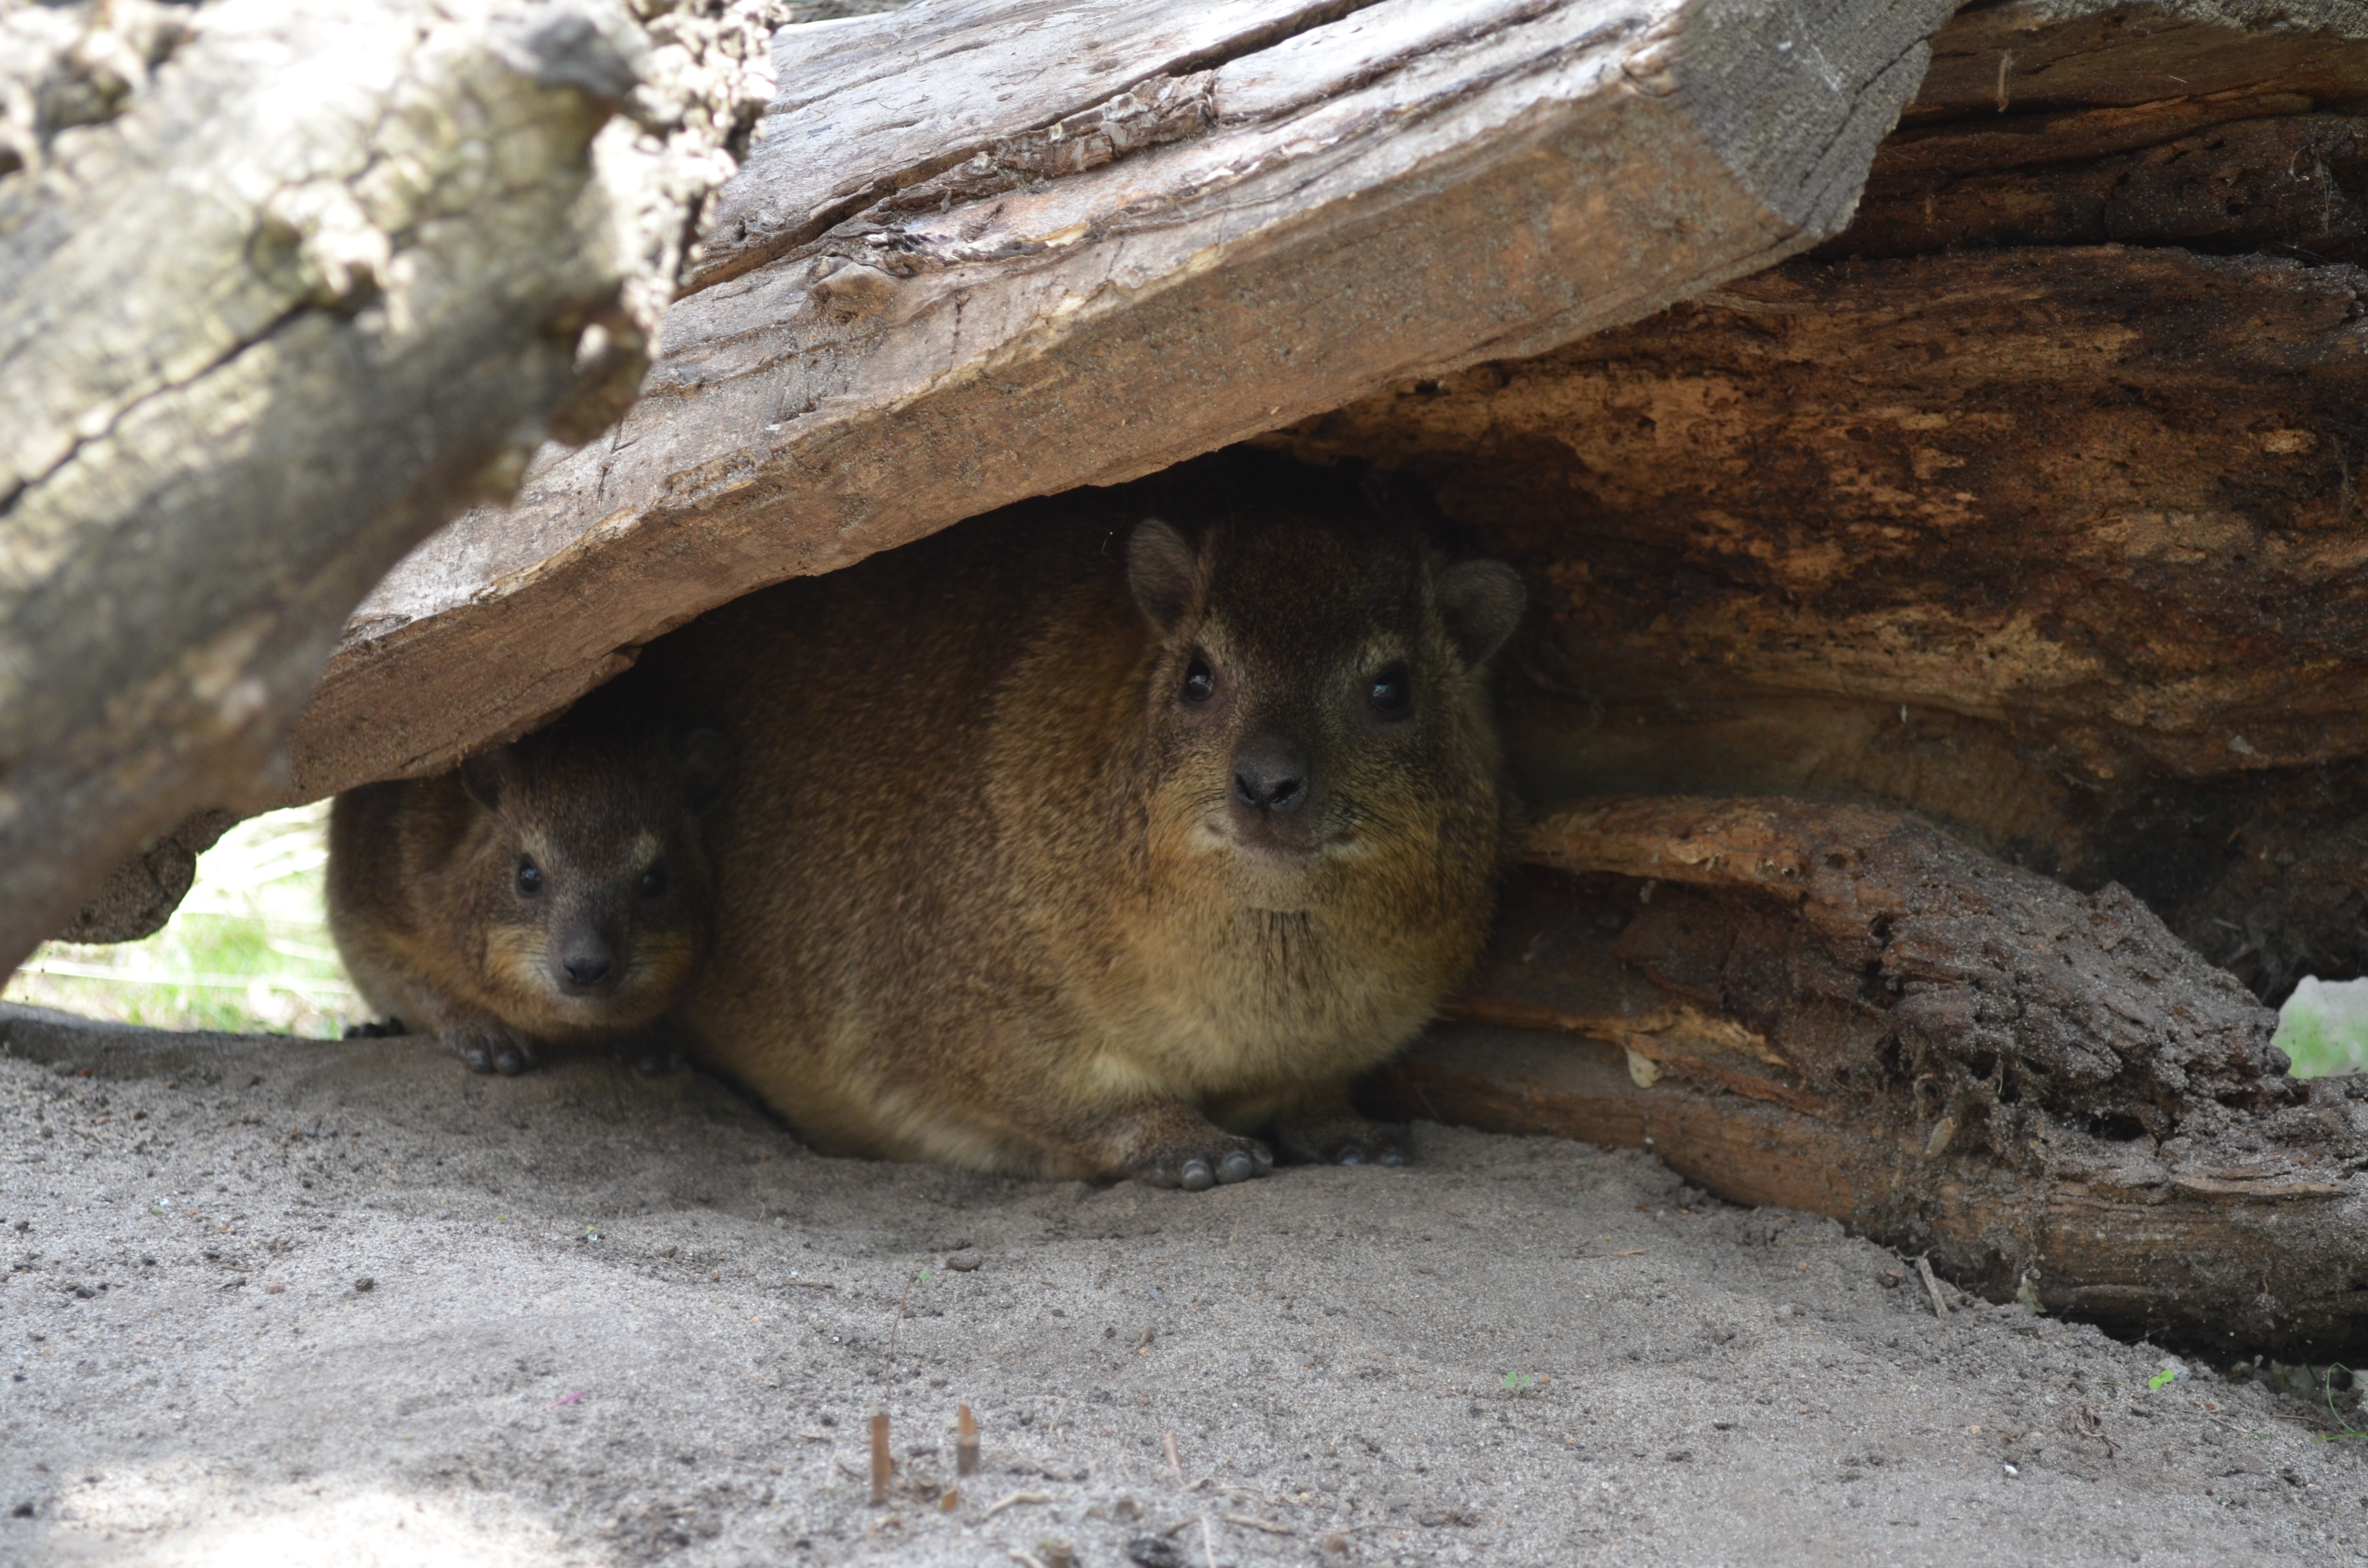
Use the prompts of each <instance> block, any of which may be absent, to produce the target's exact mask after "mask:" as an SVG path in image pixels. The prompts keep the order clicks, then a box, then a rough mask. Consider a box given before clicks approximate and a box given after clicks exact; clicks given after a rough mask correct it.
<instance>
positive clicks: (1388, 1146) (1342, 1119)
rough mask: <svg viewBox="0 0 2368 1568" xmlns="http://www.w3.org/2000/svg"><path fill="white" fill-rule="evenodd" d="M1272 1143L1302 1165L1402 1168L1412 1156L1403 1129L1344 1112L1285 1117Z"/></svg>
mask: <svg viewBox="0 0 2368 1568" xmlns="http://www.w3.org/2000/svg"><path fill="white" fill-rule="evenodd" d="M1274 1141H1275V1142H1277V1143H1280V1144H1281V1145H1282V1152H1283V1153H1284V1154H1285V1155H1286V1156H1288V1157H1289V1158H1290V1159H1292V1161H1293V1162H1295V1163H1297V1164H1299V1165H1405V1164H1406V1160H1407V1158H1408V1156H1409V1155H1410V1153H1412V1151H1411V1149H1410V1148H1409V1146H1408V1138H1407V1134H1406V1129H1405V1128H1403V1127H1399V1126H1395V1125H1394V1124H1392V1123H1388V1122H1381V1121H1367V1120H1366V1119H1364V1118H1363V1117H1361V1116H1357V1115H1353V1114H1345V1113H1344V1114H1335V1115H1326V1116H1321V1117H1313V1118H1305V1119H1297V1118H1292V1117H1285V1118H1283V1119H1281V1120H1280V1121H1278V1122H1276V1123H1275V1126H1274Z"/></svg>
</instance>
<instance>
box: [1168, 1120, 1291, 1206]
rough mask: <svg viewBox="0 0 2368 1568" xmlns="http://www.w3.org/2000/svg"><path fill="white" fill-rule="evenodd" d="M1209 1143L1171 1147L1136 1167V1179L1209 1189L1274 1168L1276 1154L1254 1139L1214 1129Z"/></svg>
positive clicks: (1201, 1190)
mask: <svg viewBox="0 0 2368 1568" xmlns="http://www.w3.org/2000/svg"><path fill="white" fill-rule="evenodd" d="M1208 1142H1209V1146H1208V1147H1206V1148H1186V1149H1178V1150H1171V1151H1169V1152H1168V1153H1167V1154H1166V1155H1164V1156H1163V1157H1161V1158H1157V1159H1154V1160H1150V1161H1147V1162H1145V1163H1144V1165H1141V1166H1139V1167H1137V1169H1136V1170H1135V1173H1134V1176H1135V1179H1136V1180H1138V1181H1141V1182H1144V1183H1146V1184H1147V1185H1149V1186H1152V1187H1182V1188H1183V1189H1184V1190H1185V1191H1187V1192H1206V1191H1207V1190H1208V1189H1209V1188H1211V1187H1230V1186H1232V1185H1233V1184H1234V1183H1235V1182H1237V1181H1252V1180H1255V1179H1256V1178H1258V1177H1259V1176H1264V1175H1266V1174H1267V1173H1268V1172H1269V1171H1270V1170H1272V1169H1274V1154H1273V1153H1272V1152H1271V1151H1270V1150H1269V1149H1268V1148H1267V1146H1266V1145H1265V1144H1263V1143H1261V1142H1258V1140H1257V1139H1255V1138H1233V1137H1228V1136H1226V1135H1225V1134H1224V1133H1221V1132H1216V1131H1214V1130H1213V1129H1212V1136H1211V1137H1210V1139H1209V1141H1208Z"/></svg>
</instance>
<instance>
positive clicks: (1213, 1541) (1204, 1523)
mask: <svg viewBox="0 0 2368 1568" xmlns="http://www.w3.org/2000/svg"><path fill="white" fill-rule="evenodd" d="M1201 1562H1202V1563H1203V1564H1204V1565H1205V1568H1217V1538H1216V1535H1215V1534H1214V1532H1212V1530H1211V1529H1210V1528H1209V1516H1208V1515H1206V1514H1203V1515H1201Z"/></svg>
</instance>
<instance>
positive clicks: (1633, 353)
mask: <svg viewBox="0 0 2368 1568" xmlns="http://www.w3.org/2000/svg"><path fill="white" fill-rule="evenodd" d="M2282 15H2283V17H2284V20H2283V21H2282V22H2281V23H2280V24H2279V25H2278V26H2277V27H2274V28H2270V27H2263V28H2258V29H2251V30H2248V28H2244V27H2242V26H2239V25H2237V22H2236V21H2235V20H2234V19H2233V18H2232V16H2231V14H2230V13H2229V12H2227V11H2226V8H2207V7H2198V6H2157V7H2122V8H2115V9H2112V10H2110V11H2105V12H2101V13H2097V14H2091V15H2088V16H2081V15H2078V14H2076V13H2075V12H2073V11H2071V10H2069V9H2067V8H2065V7H2049V8H2048V9H2047V10H2046V11H2045V13H2044V14H2043V13H2042V12H2041V11H2040V10H2039V9H2037V8H2035V7H2032V6H2017V5H2009V6H1976V7H1971V8H1968V9H1967V10H1965V11H1964V12H1962V13H1961V14H1960V15H1959V16H1958V17H1956V18H1954V19H1953V20H1952V22H1951V23H1950V24H1949V26H1948V27H1947V28H1944V29H1943V30H1942V32H1941V34H1940V36H1939V37H1938V38H1936V39H1935V40H1934V43H1933V51H1934V64H1933V68H1932V70H1931V72H1930V74H1928V75H1927V77H1926V80H1925V83H1924V85H1923V86H1922V87H1921V88H1920V89H1919V90H1918V96H1917V98H1916V101H1915V102H1914V103H1913V104H1911V105H1910V106H1909V107H1908V108H1907V110H1906V111H1904V112H1903V115H1902V119H1901V126H1900V129H1899V130H1898V131H1896V132H1894V133H1893V135H1892V136H1891V137H1889V138H1888V139H1886V141H1885V142H1884V146H1883V147H1882V148H1881V149H1880V150H1879V151H1878V153H1877V154H1876V157H1875V164H1874V171H1873V174H1872V175H1871V176H1869V187H1868V192H1867V195H1866V198H1865V199H1864V201H1863V203H1862V205H1861V210H1860V212H1859V215H1858V217H1857V218H1856V219H1855V220H1854V221H1853V222H1852V223H1851V225H1850V228H1849V229H1848V230H1846V231H1845V232H1844V233H1842V234H1841V235H1839V236H1838V237H1837V238H1836V239H1834V240H1833V241H1830V242H1828V243H1827V244H1825V245H1823V246H1821V247H1819V248H1818V249H1817V250H1816V252H1813V253H1812V256H1811V257H1810V258H1804V259H1802V260H1797V261H1793V262H1790V263H1787V264H1785V265H1783V266H1782V267H1777V268H1775V269H1773V270H1771V271H1770V272H1769V273H1765V274H1762V275H1760V276H1759V277H1757V278H1751V279H1748V280H1746V281H1743V282H1741V283H1737V284H1733V285H1729V286H1727V287H1725V288H1722V289H1719V290H1712V291H1710V292H1709V293H1706V294H1705V295H1703V296H1701V297H1700V298H1698V299H1697V300H1695V301H1691V302H1689V303H1687V304H1683V305H1679V306H1678V307H1675V308H1673V309H1672V310H1670V311H1668V312H1665V313H1663V314H1662V315H1660V316H1658V317H1656V318H1653V319H1651V320H1649V321H1645V322H1640V323H1638V324H1634V325H1633V326H1628V327H1622V328H1617V329H1614V330H1612V331H1611V332H1607V333H1602V334H1599V335H1596V336H1594V337H1591V338H1589V339H1588V340H1587V341H1585V342H1583V343H1578V344H1574V345H1572V346H1570V347H1567V348H1565V349H1559V350H1555V351H1554V352H1552V353H1549V354H1546V355H1543V356H1539V357H1537V358H1531V359H1528V360H1523V361H1520V362H1498V363H1495V364H1490V365H1485V366H1479V367H1475V368H1474V369H1471V370H1468V371H1465V372H1462V373H1459V374H1455V375H1451V376H1446V377H1440V378H1433V379H1429V380H1421V381H1404V382H1400V383H1398V384H1397V385H1395V386H1393V387H1391V388H1389V389H1386V390H1385V391H1383V392H1380V393H1377V394H1375V395H1374V396H1372V397H1371V398H1368V399H1365V400H1363V401H1361V402H1360V403H1355V404H1352V405H1349V406H1348V407H1345V408H1343V409H1340V410H1338V411H1336V412H1335V413H1333V414H1331V415H1326V416H1324V417H1322V418H1319V419H1315V420H1311V421H1307V422H1305V423H1304V424H1303V425H1301V426H1297V427H1295V428H1293V429H1292V430H1290V431H1287V432H1281V433H1279V434H1278V436H1277V437H1273V439H1274V440H1275V441H1277V442H1278V443H1279V444H1281V445H1282V446H1284V447H1286V448H1287V449H1291V450H1292V451H1295V452H1297V453H1299V454H1300V455H1302V456H1304V457H1306V458H1310V459H1313V460H1334V459H1340V458H1358V459H1364V460H1372V461H1375V462H1378V463H1381V464H1383V465H1384V466H1387V467H1391V468H1395V469H1397V470H1400V471H1402V472H1405V473H1406V474H1408V475H1409V476H1411V477H1412V478H1413V479H1415V480H1416V481H1417V482H1418V483H1421V484H1422V485H1424V486H1426V487H1427V488H1428V489H1429V491H1430V492H1431V493H1432V494H1434V495H1435V496H1436V497H1437V499H1438V501H1439V504H1440V507H1441V508H1442V510H1444V511H1445V512H1446V514H1447V515H1448V517H1450V518H1451V519H1452V522H1453V523H1454V524H1456V525H1457V526H1458V527H1459V528H1462V529H1463V530H1464V531H1465V532H1466V533H1467V534H1468V535H1469V536H1470V537H1471V538H1472V539H1473V540H1474V541H1475V543H1476V544H1477V546H1478V547H1480V548H1483V549H1486V550H1487V551H1489V552H1490V553H1494V554H1498V555H1502V556H1505V557H1507V558H1508V559H1511V560H1513V561H1515V562H1518V563H1519V564H1520V566H1521V567H1522V569H1523V573H1524V575H1525V576H1526V577H1527V578H1528V580H1529V582H1530V583H1531V602H1532V603H1533V604H1534V605H1535V606H1536V607H1537V611H1536V613H1535V614H1533V616H1532V617H1531V620H1530V622H1529V623H1528V625H1527V627H1526V629H1525V631H1524V632H1523V634H1522V636H1521V638H1520V640H1519V641H1518V642H1517V643H1516V644H1515V646H1514V648H1513V649H1512V657H1511V659H1510V660H1509V661H1508V663H1509V665H1510V668H1509V671H1508V676H1509V678H1508V682H1507V724H1506V729H1507V734H1508V740H1509V742H1510V744H1511V747H1512V751H1513V756H1514V761H1515V766H1516V768H1517V771H1518V773H1519V776H1520V787H1521V790H1522V791H1523V793H1524V794H1525V795H1526V796H1527V798H1529V799H1531V800H1560V799H1569V798H1574V797H1578V796H1587V795H1600V794H1629V793H1649V792H1655V791H1674V792H1714V793H1725V794H1740V795H1750V794H1804V795H1811V796H1816V797H1820V798H1827V799H1856V800H1864V801H1876V802H1881V803H1884V804H1889V805H1895V806H1901V807H1907V808H1909V809H1912V810H1915V811H1917V812H1922V813H1923V814H1925V815H1927V816H1930V817H1931V818H1933V819H1934V820H1936V821H1939V822H1941V823H1943V824H1946V825H1947V826H1948V827H1949V828H1950V830H1951V831H1952V832H1953V833H1956V834H1958V835H1962V836H1964V837H1965V838H1967V839H1968V840H1969V841H1971V842H1974V843H1975V844H1978V845H1979V846H1982V847H1983V848H1985V849H1986V850H1987V851H1989V852H1990V853H1992V854H1994V855H1997V856H1999V857H2001V858H2006V859H2009V860H2011V861H2013V862H2015V863H2017V864H2020V865H2025V866H2028V867H2031V868H2032V869H2036V870H2040V871H2044V872H2046V873H2048V874H2051V875H2055V876H2057V877H2060V878H2062V879H2063V880H2065V881H2068V882H2071V883H2073V884H2074V885H2076V886H2078V887H2082V888H2095V887H2100V886H2102V885H2103V884H2105V883H2106V882H2109V881H2112V882H2119V883H2121V884H2122V885H2123V886H2124V887H2127V888H2128V889H2130V891H2131V892H2135V893H2136V894H2137V895H2138V896H2139V897H2140V898H2142V899H2144V900H2145V901H2146V903H2148V904H2149V905H2151V906H2152V907H2153V908H2154V909H2155V911H2156V912H2157V914H2159V915H2162V916H2163V917H2164V919H2165V920H2166V921H2168V922H2169V925H2170V926H2171V928H2172V930H2173V931H2175V932H2176V933H2177V934H2178V935H2179V936H2180V937H2181V938H2182V939H2183V940H2185V941H2186V942H2187V943H2189V945H2191V946H2192V947H2193V948H2195V949H2196V950H2197V951H2198V952H2200V953H2202V954H2203V956H2204V957H2205V958H2207V959H2209V960H2212V961H2213V962H2214V963H2216V964H2219V965H2221V966H2223V967H2225V968H2227V969H2229V970H2231V971H2233V972H2235V973H2236V974H2237V977H2238V978H2239V979H2241V980H2243V981H2244V982H2245V983H2247V984H2248V985H2249V986H2251V987H2252V988H2253V989H2254V991H2255V992H2256V994H2259V995H2260V996H2262V997H2263V998H2264V999H2265V1000H2270V1001H2277V1000H2279V999H2282V998H2283V996H2284V995H2285V994H2286V993H2287V992H2288V991H2289V990H2291V988H2292V987H2293V985H2294V983H2295V981H2296V980H2298V979H2299V978H2300V977H2301V976H2303V975H2305V974H2312V973H2316V974H2318V975H2321V976H2326V977H2329V978H2332V977H2337V976H2345V975H2354V974H2360V973H2362V972H2368V898H2363V891H2368V765H2364V764H2363V759H2368V725H2363V722H2362V715H2363V714H2368V641H2363V639H2362V634H2361V629H2362V627H2363V626H2368V553H2363V552H2362V551H2361V550H2360V549H2359V547H2358V539H2357V536H2358V532H2359V520H2360V517H2361V515H2362V513H2361V506H2362V503H2361V499H2360V481H2359V475H2360V462H2361V454H2362V452H2363V451H2368V424H2363V423H2362V417H2361V412H2360V411H2361V410H2362V408H2363V407H2368V352H2363V351H2362V349H2363V344H2364V343H2368V331H2363V326H2362V322H2363V319H2368V316H2363V312H2368V272H2363V271H2362V270H2360V269H2359V267H2358V266H2357V263H2358V262H2360V261H2361V260H2362V259H2368V257H2363V256H2362V252H2361V250H2360V248H2359V245H2360V236H2361V235H2362V233H2368V161H2363V149H2368V138H2363V135H2362V131H2363V128H2368V122H2363V121H2362V119H2360V118H2359V116H2358V108H2359V106H2360V104H2361V103H2362V101H2363V100H2368V37H2363V36H2362V35H2363V32H2368V22H2363V20H2362V13H2361V12H2360V10H2359V9H2358V7H2356V6H2342V5H2312V4H2297V5H2296V6H2292V7H2289V8H2288V9H2287V10H2286V11H2285V12H2283V14H2282ZM2001 83H2003V84H2004V86H2003V90H2001ZM2001 98H2003V101H2002V102H2001ZM2099 241H2112V242H2116V243H2113V244H2097V243H2094V242H2099ZM2204 253H2211V254H2204ZM2347 260H2348V261H2349V262H2350V263H2351V265H2342V263H2345V262H2346V261H2347Z"/></svg>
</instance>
